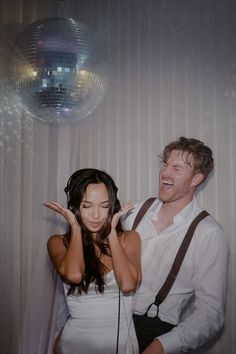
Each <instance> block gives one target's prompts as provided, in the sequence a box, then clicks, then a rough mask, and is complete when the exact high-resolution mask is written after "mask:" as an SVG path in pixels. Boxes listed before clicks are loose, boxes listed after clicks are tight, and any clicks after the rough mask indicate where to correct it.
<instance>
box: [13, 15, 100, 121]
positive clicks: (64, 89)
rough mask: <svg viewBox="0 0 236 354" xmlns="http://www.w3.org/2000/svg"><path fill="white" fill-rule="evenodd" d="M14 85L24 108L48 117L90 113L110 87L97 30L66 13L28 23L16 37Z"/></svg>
mask: <svg viewBox="0 0 236 354" xmlns="http://www.w3.org/2000/svg"><path fill="white" fill-rule="evenodd" d="M16 46H17V55H16V56H15V58H14V66H13V68H14V80H13V81H14V86H15V91H16V93H17V95H18V96H19V97H20V99H21V101H22V104H23V107H24V109H25V110H26V111H28V112H29V113H31V114H32V115H33V116H35V117H37V118H39V119H41V120H43V121H46V122H57V123H58V122H65V121H76V120H78V119H82V118H84V117H86V116H88V115H89V114H91V113H92V112H93V111H94V109H95V108H96V107H97V105H98V104H99V103H100V101H101V100H102V98H103V96H104V93H105V91H106V80H105V75H104V68H105V61H106V60H105V59H106V58H105V53H104V48H103V47H102V46H101V44H100V41H99V38H98V36H97V35H96V33H94V32H93V31H92V30H91V29H89V28H88V27H87V26H86V25H84V24H82V23H79V22H77V21H75V20H74V19H71V18H67V17H49V18H45V19H41V20H38V21H36V22H34V23H32V24H31V25H29V26H28V27H27V28H26V29H25V30H24V31H23V32H21V33H20V34H19V36H18V37H17V39H16Z"/></svg>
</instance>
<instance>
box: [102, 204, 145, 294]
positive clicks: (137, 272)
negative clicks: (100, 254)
mask: <svg viewBox="0 0 236 354" xmlns="http://www.w3.org/2000/svg"><path fill="white" fill-rule="evenodd" d="M128 210H130V206H126V207H123V209H122V210H121V211H120V212H119V213H116V214H115V215H114V216H113V219H112V225H111V226H112V227H111V232H110V234H109V235H108V242H109V247H110V251H111V256H112V263H113V268H114V273H115V278H116V281H117V283H118V286H119V288H120V289H121V291H122V292H123V293H125V294H128V293H130V292H132V291H135V290H136V288H137V286H138V283H139V281H140V279H141V265H140V264H141V260H140V259H141V241H140V237H139V234H138V233H137V232H136V231H126V232H125V233H124V235H123V236H122V238H123V237H124V239H123V240H122V238H121V237H118V236H117V232H116V225H117V222H118V220H119V218H120V217H121V216H122V215H124V214H125V213H126V212H127V211H128Z"/></svg>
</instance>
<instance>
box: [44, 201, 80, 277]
mask: <svg viewBox="0 0 236 354" xmlns="http://www.w3.org/2000/svg"><path fill="white" fill-rule="evenodd" d="M44 205H45V206H46V207H47V208H49V209H52V210H54V211H56V212H59V213H60V214H61V215H62V216H63V217H64V218H65V219H66V221H67V222H68V223H69V225H70V227H71V238H70V243H69V245H68V248H66V247H65V245H64V242H63V237H61V236H57V235H54V236H51V237H50V238H49V240H48V244H47V247H48V253H49V256H50V258H51V260H52V263H53V264H54V266H55V268H56V271H57V272H58V274H59V275H60V276H61V277H62V278H63V279H64V280H65V281H67V282H69V283H73V284H79V283H80V282H81V280H82V277H83V275H84V268H85V265H84V254H83V244H82V236H81V229H80V226H79V224H78V223H77V220H76V218H75V215H74V214H73V213H72V212H71V211H70V210H69V209H67V208H64V207H61V206H60V204H58V203H56V202H47V203H45V204H44Z"/></svg>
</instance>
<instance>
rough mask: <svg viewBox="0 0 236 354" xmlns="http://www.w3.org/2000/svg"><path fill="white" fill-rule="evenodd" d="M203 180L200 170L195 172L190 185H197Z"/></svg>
mask: <svg viewBox="0 0 236 354" xmlns="http://www.w3.org/2000/svg"><path fill="white" fill-rule="evenodd" d="M203 180H204V175H203V173H201V172H198V173H196V174H195V175H194V176H193V178H192V186H193V187H197V186H198V185H199V184H201V183H202V181H203Z"/></svg>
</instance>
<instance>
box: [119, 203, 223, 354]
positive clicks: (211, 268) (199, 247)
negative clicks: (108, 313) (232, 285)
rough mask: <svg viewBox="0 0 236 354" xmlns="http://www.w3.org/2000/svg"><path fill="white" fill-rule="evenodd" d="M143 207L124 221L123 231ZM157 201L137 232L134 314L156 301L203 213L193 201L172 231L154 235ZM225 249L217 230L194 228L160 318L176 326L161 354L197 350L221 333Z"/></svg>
mask: <svg viewBox="0 0 236 354" xmlns="http://www.w3.org/2000/svg"><path fill="white" fill-rule="evenodd" d="M142 203H143V202H139V203H137V205H136V206H135V209H134V211H133V212H131V213H129V215H128V216H127V217H126V218H125V219H124V220H123V225H124V226H125V228H126V229H127V230H129V229H131V227H132V224H133V221H134V218H135V216H136V214H137V212H138V210H139V209H140V206H141V205H142ZM161 204H162V203H161V202H160V201H159V200H158V199H157V200H156V201H155V202H154V203H153V205H152V206H151V207H150V209H149V210H148V212H147V213H146V215H145V216H144V218H143V220H142V221H141V223H140V224H139V226H138V227H137V229H136V230H137V231H138V233H139V234H140V236H141V240H142V259H141V262H142V282H141V285H140V287H139V289H138V290H137V292H136V294H135V296H134V312H135V313H138V314H143V313H144V312H145V311H146V309H147V307H148V306H149V305H150V304H151V303H152V302H153V301H154V299H155V296H156V294H157V292H158V291H159V289H160V288H161V286H162V285H163V283H164V281H165V279H166V277H167V274H168V273H169V271H170V269H171V266H172V263H173V261H174V258H175V256H176V253H177V251H178V248H179V246H180V244H181V242H182V240H183V238H184V236H185V234H186V232H187V229H188V227H189V225H190V223H191V222H192V220H193V219H194V218H195V217H196V216H197V215H198V214H199V213H200V212H201V211H202V210H203V209H202V208H200V207H199V206H198V204H197V201H196V198H194V199H193V201H192V202H191V203H190V204H188V205H187V206H186V207H185V208H184V209H183V210H182V211H181V212H180V213H179V214H178V215H176V216H175V217H174V222H173V224H172V225H170V226H169V227H167V228H166V229H165V230H163V231H161V232H160V233H157V230H156V228H155V227H154V225H153V222H152V220H156V218H157V215H158V212H159V210H160V207H161ZM227 266H228V243H227V239H226V237H225V234H224V231H223V229H222V227H221V226H220V224H219V223H218V222H217V221H216V220H215V219H214V218H213V217H212V216H207V217H206V218H205V219H203V220H202V221H201V222H200V223H199V224H198V226H197V228H196V230H195V233H194V236H193V238H192V241H191V243H190V246H189V249H188V251H187V253H186V255H185V258H184V261H183V263H182V266H181V268H180V271H179V273H178V275H177V278H176V280H175V282H174V284H173V286H172V288H171V290H170V292H169V294H168V296H167V298H166V299H165V300H164V302H163V303H162V304H161V305H160V309H159V318H160V319H161V320H163V321H166V322H169V323H172V324H175V325H177V326H176V327H174V328H173V329H172V330H171V331H170V332H169V333H166V334H164V335H161V336H160V337H158V340H159V341H160V342H161V344H162V346H163V348H164V352H165V354H173V353H181V352H186V351H188V350H189V349H195V348H197V347H199V346H201V345H202V344H203V343H205V342H206V341H207V340H208V339H210V338H211V337H213V336H214V335H215V334H216V332H217V331H218V330H219V329H220V328H221V327H222V325H223V321H224V305H225V298H226V287H227V272H228V269H227Z"/></svg>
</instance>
